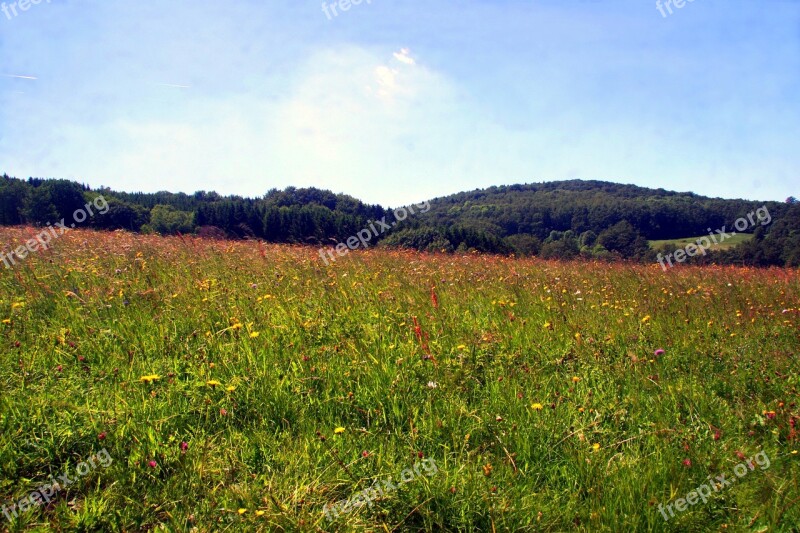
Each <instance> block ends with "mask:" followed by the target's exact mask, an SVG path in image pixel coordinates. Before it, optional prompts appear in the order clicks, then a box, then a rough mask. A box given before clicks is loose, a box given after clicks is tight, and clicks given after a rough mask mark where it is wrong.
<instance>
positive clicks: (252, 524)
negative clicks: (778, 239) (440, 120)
mask: <svg viewBox="0 0 800 533" xmlns="http://www.w3.org/2000/svg"><path fill="white" fill-rule="evenodd" d="M34 232H35V230H34V229H33V228H19V227H17V228H0V243H2V244H3V245H6V244H9V245H13V246H14V247H16V246H18V245H20V244H22V243H23V242H24V241H25V240H27V239H28V238H30V237H31V235H32V234H33V233H34ZM0 321H2V322H1V323H0V335H1V338H0V429H1V430H2V432H1V433H0V506H5V507H4V511H3V512H4V513H5V512H9V513H10V514H12V511H11V510H10V509H11V508H10V506H11V505H13V504H15V502H17V503H18V502H19V501H20V500H24V499H25V498H26V497H27V496H28V495H29V494H31V492H32V491H36V490H37V488H38V487H40V486H41V485H42V484H44V483H48V480H50V479H51V478H50V476H53V478H58V476H59V475H62V474H63V473H64V472H68V473H73V474H72V476H71V477H73V478H74V479H73V481H74V482H73V483H72V484H70V485H69V486H64V487H61V490H59V491H57V494H56V495H55V496H54V497H53V498H52V499H51V501H50V502H49V503H45V504H42V505H34V506H31V507H29V508H27V509H24V507H25V506H24V505H23V506H22V507H23V509H24V510H20V507H19V505H18V507H17V509H16V511H17V515H18V516H16V517H14V516H12V518H13V521H8V520H7V518H6V516H3V515H2V514H0V531H4V530H8V531H150V530H165V531H190V530H194V531H200V532H206V531H486V532H493V531H800V529H798V528H800V486H798V482H800V454H798V451H799V450H800V443H799V442H798V434H797V428H796V423H797V420H798V418H800V409H799V408H798V405H797V403H798V385H799V381H800V378H798V372H797V366H798V365H797V360H798V358H797V351H798V347H800V338H799V335H798V333H799V331H798V325H800V273H798V271H797V270H790V269H769V270H757V269H750V268H741V267H714V266H711V267H691V266H685V265H680V266H677V267H676V268H673V269H670V270H669V271H668V272H663V271H662V269H661V268H660V267H659V265H658V264H655V263H654V264H652V265H634V264H622V263H618V264H607V263H601V262H592V263H588V262H555V261H543V260H537V259H514V258H506V257H500V256H488V255H477V254H462V255H435V254H420V253H416V252H405V251H398V250H383V249H379V250H374V249H370V250H367V251H357V252H353V253H350V254H349V255H348V256H346V257H343V258H339V259H338V260H337V261H335V262H332V263H331V264H330V265H325V264H324V263H323V262H322V260H321V259H320V257H319V253H318V250H317V249H314V248H310V247H299V246H298V247H293V246H277V245H268V244H263V243H260V242H256V241H239V242H228V241H213V240H201V239H197V238H193V237H164V238H162V237H158V236H141V235H134V234H129V233H124V232H114V233H100V232H92V231H84V230H75V231H72V232H69V233H68V234H66V235H64V236H63V237H60V238H59V239H58V240H57V241H54V243H53V246H52V248H51V249H49V250H44V251H39V252H36V253H33V254H31V255H30V256H28V257H27V258H26V259H25V260H24V261H22V262H21V263H20V264H18V265H16V266H15V267H14V268H13V269H6V268H4V267H2V266H0ZM101 450H107V453H108V456H109V457H110V458H111V459H113V462H110V461H108V462H106V463H103V464H95V467H94V468H92V469H91V471H89V472H87V473H86V474H85V475H81V476H75V475H74V472H75V471H76V466H77V465H79V464H80V463H81V462H82V461H86V460H87V458H90V457H92V456H95V455H96V454H98V453H99V452H101ZM758 454H761V455H760V456H759V455H758ZM757 456H758V457H768V458H769V463H768V466H766V465H767V463H766V462H762V461H761V460H760V459H759V460H758V462H757V463H756V461H755V460H754V458H755V457H757ZM426 460H427V461H428V463H427V464H433V462H435V465H436V469H435V471H424V472H419V471H418V474H419V475H416V476H414V479H412V480H410V481H408V482H407V483H401V482H400V479H401V478H402V477H403V472H405V471H408V470H409V469H413V467H414V466H415V465H417V464H419V463H420V462H421V461H426ZM748 463H749V464H748ZM741 464H745V465H746V466H745V467H744V468H746V470H745V475H743V476H741V477H740V478H739V477H738V473H736V474H734V472H736V467H737V466H739V465H741ZM720 474H723V475H725V476H727V478H728V482H722V481H720V482H717V481H715V480H717V479H718V478H717V476H719V475H720ZM388 480H393V483H395V484H396V487H395V489H393V490H387V491H385V493H384V494H382V495H380V496H378V497H376V498H374V499H372V500H370V501H369V503H368V505H363V506H359V505H355V506H353V508H351V509H349V510H347V511H342V512H341V513H340V514H339V516H333V517H332V520H329V516H326V514H325V511H324V510H325V508H326V506H330V505H333V504H335V503H337V502H341V501H343V500H348V499H351V498H353V496H355V495H356V494H358V493H360V492H361V491H363V490H364V489H367V488H369V487H370V486H372V485H373V483H375V482H379V483H381V482H384V483H385V482H388ZM734 481H735V482H734ZM704 484H706V485H707V486H710V487H711V488H713V491H712V492H711V493H710V496H708V497H707V498H704V499H707V501H696V503H694V504H692V505H690V506H688V507H686V509H685V511H683V512H679V511H675V512H674V513H673V514H671V513H670V512H669V511H665V509H666V506H667V505H670V504H672V506H673V507H672V509H673V510H674V509H676V507H675V506H676V505H677V503H676V502H677V501H678V499H680V498H684V499H685V498H686V496H687V495H689V494H690V493H692V492H693V491H696V489H698V487H700V486H701V485H704ZM709 484H710V485H709ZM695 500H696V498H695ZM665 518H667V519H665Z"/></svg>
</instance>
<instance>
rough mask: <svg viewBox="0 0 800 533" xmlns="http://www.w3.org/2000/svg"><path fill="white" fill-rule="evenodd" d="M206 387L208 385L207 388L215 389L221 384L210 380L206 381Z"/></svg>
mask: <svg viewBox="0 0 800 533" xmlns="http://www.w3.org/2000/svg"><path fill="white" fill-rule="evenodd" d="M206 385H208V386H209V387H217V386H219V385H222V383H220V382H219V381H217V380H216V379H212V380H209V381H206Z"/></svg>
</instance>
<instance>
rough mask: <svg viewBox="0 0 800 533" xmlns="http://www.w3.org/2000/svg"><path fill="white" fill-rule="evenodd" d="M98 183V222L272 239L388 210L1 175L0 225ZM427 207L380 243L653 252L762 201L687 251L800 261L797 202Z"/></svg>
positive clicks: (506, 192)
mask: <svg viewBox="0 0 800 533" xmlns="http://www.w3.org/2000/svg"><path fill="white" fill-rule="evenodd" d="M99 194H102V195H103V196H104V198H105V199H106V201H107V202H108V204H109V210H108V212H107V213H106V214H104V215H103V216H99V217H93V218H91V219H89V220H87V221H86V222H85V223H84V224H83V225H85V226H88V227H93V228H96V229H103V230H116V229H124V230H128V231H134V232H143V233H159V234H165V235H167V234H178V233H196V234H198V235H201V236H204V237H209V238H233V239H243V238H253V239H263V240H265V241H269V242H275V243H302V244H313V245H326V244H335V243H337V242H342V241H344V240H346V239H347V238H348V237H350V236H352V235H354V234H355V233H357V232H358V231H359V230H361V229H363V228H364V227H366V226H367V225H368V224H369V223H370V222H371V221H375V220H381V219H382V218H383V217H386V218H387V219H388V220H389V221H392V220H393V218H392V210H391V209H387V208H384V207H381V206H379V205H367V204H365V203H363V202H361V201H359V200H357V199H355V198H353V197H351V196H348V195H344V194H334V193H332V192H331V191H325V190H320V189H315V188H306V189H303V188H301V189H298V188H295V187H288V188H286V189H285V190H283V191H280V190H277V189H272V190H270V191H268V192H267V193H266V194H265V195H264V196H263V197H261V198H243V197H240V196H221V195H219V194H217V193H216V192H206V191H198V192H196V193H194V194H184V193H170V192H166V191H162V192H157V193H141V192H139V193H127V192H119V191H113V190H111V189H108V188H101V189H98V190H92V189H91V188H90V187H87V186H86V185H82V184H79V183H76V182H73V181H68V180H43V179H37V178H30V179H28V180H19V179H16V178H11V177H9V176H7V175H3V176H2V177H0V225H18V224H30V225H46V224H49V223H52V222H54V221H58V220H60V219H61V218H65V219H67V220H69V219H70V218H71V216H72V213H73V212H74V211H75V210H76V209H78V208H80V207H81V206H83V205H84V203H85V202H86V200H87V199H88V200H91V199H92V198H93V197H96V196H97V195H99ZM430 204H431V209H430V210H429V211H428V212H427V213H425V214H419V215H415V216H413V217H409V218H408V219H406V220H404V221H402V222H399V223H398V224H397V226H396V227H395V228H394V229H393V230H392V231H390V232H387V233H386V234H384V235H381V236H380V237H379V238H378V239H376V240H380V245H382V246H398V247H406V248H413V249H416V250H423V251H437V252H468V251H478V252H486V253H498V254H512V253H513V254H516V255H522V256H530V255H536V256H541V257H545V258H575V257H585V258H594V259H609V260H612V259H631V260H640V261H653V260H655V256H656V254H657V253H659V252H669V251H673V250H672V248H677V247H669V246H666V247H662V248H661V249H659V250H655V249H653V248H652V247H651V245H650V244H649V241H651V240H666V239H679V238H686V237H694V236H702V235H706V234H707V233H708V232H710V231H713V230H716V229H718V228H722V227H724V226H726V225H727V226H728V227H730V226H731V224H732V223H733V221H734V220H736V219H737V218H739V217H741V216H743V215H744V214H746V213H749V212H752V211H753V210H755V209H758V208H760V207H766V208H767V209H769V212H770V213H771V215H772V222H771V223H770V224H769V225H765V226H756V227H752V228H749V230H748V231H749V232H751V233H752V234H753V237H752V239H751V240H749V241H747V242H745V243H743V244H741V245H739V246H737V247H735V248H732V249H728V250H724V251H718V252H711V253H709V254H708V255H706V256H702V257H696V258H693V259H692V261H696V262H716V263H739V264H752V265H761V266H767V265H781V266H800V203H798V201H797V200H796V199H795V198H793V197H790V198H787V199H786V201H785V202H766V203H765V202H754V201H749V200H725V199H721V198H708V197H703V196H699V195H696V194H693V193H678V192H673V191H666V190H664V189H648V188H644V187H638V186H634V185H622V184H616V183H608V182H601V181H582V180H571V181H560V182H548V183H534V184H526V185H510V186H500V187H490V188H487V189H478V190H474V191H469V192H461V193H458V194H454V195H451V196H447V197H443V198H437V199H434V200H431V201H430Z"/></svg>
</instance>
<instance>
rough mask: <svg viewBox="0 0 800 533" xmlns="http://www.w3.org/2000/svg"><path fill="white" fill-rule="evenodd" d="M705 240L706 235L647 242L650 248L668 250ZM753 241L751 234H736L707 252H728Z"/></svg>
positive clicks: (710, 247) (715, 244) (712, 245)
mask: <svg viewBox="0 0 800 533" xmlns="http://www.w3.org/2000/svg"><path fill="white" fill-rule="evenodd" d="M703 238H705V239H707V238H708V235H700V236H697V237H685V238H683V239H665V240H661V241H648V243H649V244H650V248H655V249H659V248H662V247H665V246H666V247H669V248H685V247H686V245H687V244H697V241H698V239H703ZM751 240H753V235H752V234H751V233H737V234H736V235H731V236H730V237H728V238H726V239H725V241H723V242H720V243H713V242H712V243H711V245H710V246H709V248H708V249H709V250H728V249H730V248H734V247H736V246H738V245H740V244H742V243H745V242H748V241H751Z"/></svg>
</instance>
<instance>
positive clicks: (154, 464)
mask: <svg viewBox="0 0 800 533" xmlns="http://www.w3.org/2000/svg"><path fill="white" fill-rule="evenodd" d="M147 464H148V465H149V466H150V468H155V467H157V466H158V463H157V462H155V461H150V462H149V463H147Z"/></svg>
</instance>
